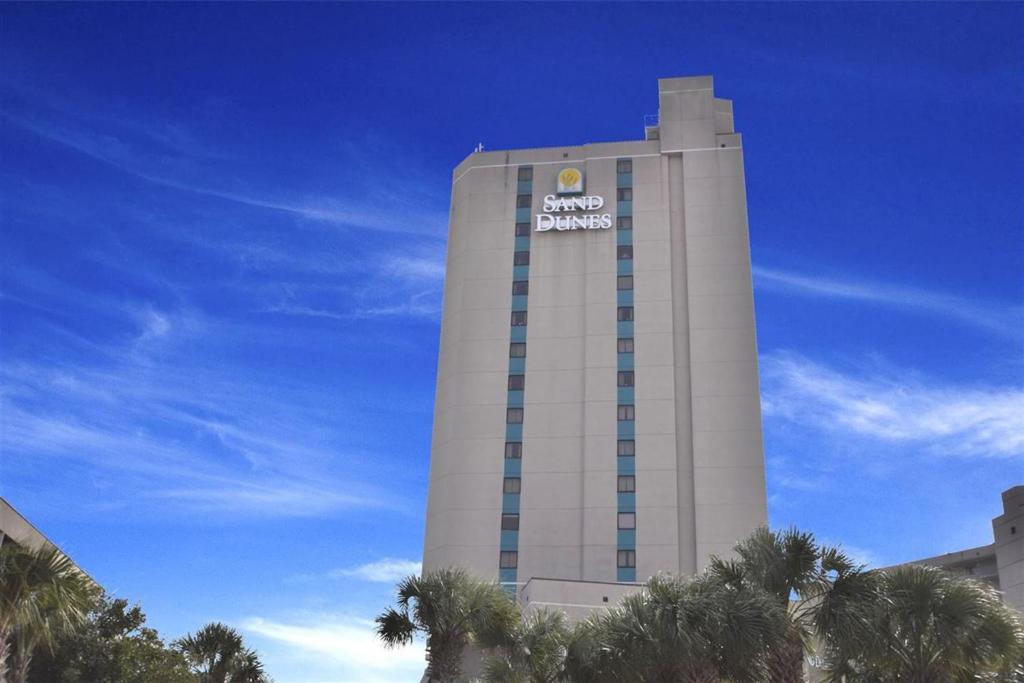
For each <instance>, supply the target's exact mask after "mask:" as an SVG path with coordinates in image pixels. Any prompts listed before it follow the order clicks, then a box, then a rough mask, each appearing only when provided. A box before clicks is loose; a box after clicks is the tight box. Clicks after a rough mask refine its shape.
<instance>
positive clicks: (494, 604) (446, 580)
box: [377, 569, 519, 683]
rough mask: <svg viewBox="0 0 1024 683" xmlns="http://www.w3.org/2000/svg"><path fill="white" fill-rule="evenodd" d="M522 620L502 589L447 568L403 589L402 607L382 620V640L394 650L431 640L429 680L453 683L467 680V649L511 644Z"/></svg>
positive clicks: (404, 582)
mask: <svg viewBox="0 0 1024 683" xmlns="http://www.w3.org/2000/svg"><path fill="white" fill-rule="evenodd" d="M518 619H519V610H518V608H517V607H516V604H515V602H513V601H512V600H511V599H510V598H509V597H508V596H507V595H506V594H505V592H504V591H503V590H502V588H501V587H500V586H499V585H498V584H496V583H494V582H491V581H481V580H479V579H476V578H474V577H472V576H470V575H469V574H468V573H466V572H465V571H463V570H461V569H441V570H438V571H432V572H425V573H424V574H423V575H422V576H418V577H417V576H410V577H407V578H405V579H403V580H402V581H401V582H400V583H399V584H398V600H397V608H395V607H389V608H388V609H387V610H385V611H384V613H382V614H381V615H380V616H379V617H377V635H378V636H379V637H380V639H381V640H382V641H384V644H385V645H387V646H388V647H398V646H402V645H408V644H410V643H412V641H413V639H414V638H415V637H416V636H417V635H418V634H420V635H425V636H426V638H427V654H428V658H429V660H428V665H427V676H428V679H429V681H431V683H452V682H453V681H457V680H458V679H459V677H460V676H461V675H462V658H463V655H464V653H465V651H466V648H467V646H469V645H470V644H471V643H473V642H476V641H479V642H481V643H497V642H507V641H508V639H509V638H510V635H509V634H510V633H512V631H513V629H514V628H515V626H516V623H517V621H518Z"/></svg>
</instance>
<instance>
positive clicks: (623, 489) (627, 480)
mask: <svg viewBox="0 0 1024 683" xmlns="http://www.w3.org/2000/svg"><path fill="white" fill-rule="evenodd" d="M618 490H619V493H633V492H634V491H636V477H635V476H633V475H632V474H620V475H619V482H618Z"/></svg>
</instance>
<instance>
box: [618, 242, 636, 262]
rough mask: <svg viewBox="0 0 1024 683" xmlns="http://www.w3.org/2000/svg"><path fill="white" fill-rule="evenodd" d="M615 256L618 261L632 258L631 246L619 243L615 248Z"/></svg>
mask: <svg viewBox="0 0 1024 683" xmlns="http://www.w3.org/2000/svg"><path fill="white" fill-rule="evenodd" d="M616 256H618V258H619V260H620V261H627V260H629V259H631V258H633V247H632V246H631V245H629V244H621V245H619V248H618V249H617V250H616Z"/></svg>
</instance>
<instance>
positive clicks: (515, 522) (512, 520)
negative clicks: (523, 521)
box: [501, 515, 519, 531]
mask: <svg viewBox="0 0 1024 683" xmlns="http://www.w3.org/2000/svg"><path fill="white" fill-rule="evenodd" d="M501 530H502V531H519V515H502V516H501Z"/></svg>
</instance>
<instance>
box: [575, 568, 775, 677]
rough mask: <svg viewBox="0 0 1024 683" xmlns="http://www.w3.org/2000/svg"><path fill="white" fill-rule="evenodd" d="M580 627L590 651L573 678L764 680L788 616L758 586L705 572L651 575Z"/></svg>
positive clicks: (576, 669)
mask: <svg viewBox="0 0 1024 683" xmlns="http://www.w3.org/2000/svg"><path fill="white" fill-rule="evenodd" d="M581 628H582V631H583V633H584V634H585V635H584V636H583V639H584V640H586V641H589V642H590V643H591V646H592V647H593V646H594V645H596V652H595V653H593V654H592V655H590V659H589V661H588V662H586V663H585V666H584V667H583V672H585V677H583V678H577V679H576V680H595V681H621V680H631V681H643V682H651V683H655V682H659V683H660V682H663V681H664V682H668V681H679V682H681V683H704V682H708V683H710V682H712V681H720V680H731V681H762V680H765V676H766V662H767V661H768V658H769V657H770V655H771V653H772V652H773V651H774V649H775V648H777V646H778V645H779V644H780V643H781V642H782V641H783V639H784V636H785V633H786V616H785V611H784V610H782V609H780V608H779V607H778V605H777V604H776V602H775V601H774V600H773V599H772V597H771V596H770V595H768V594H767V593H766V592H764V591H762V590H760V589H759V588H757V587H750V586H746V585H741V584H735V583H729V582H725V581H722V580H720V579H719V578H718V577H716V576H714V575H708V574H705V575H701V576H697V577H692V578H678V577H668V576H656V577H654V578H652V579H651V580H650V582H648V584H647V586H646V587H645V589H644V590H643V591H641V592H639V593H635V594H633V595H629V596H627V597H626V598H624V599H623V600H622V601H621V602H620V603H619V604H618V605H617V606H615V607H613V608H612V609H610V610H608V612H606V613H603V614H598V615H597V616H595V617H594V618H592V619H591V621H590V622H589V623H585V624H584V625H583V626H582V627H581ZM569 668H570V669H573V670H575V671H576V675H577V676H578V675H579V674H580V673H582V672H581V671H580V669H578V668H577V667H576V665H575V664H574V663H570V667H569Z"/></svg>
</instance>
